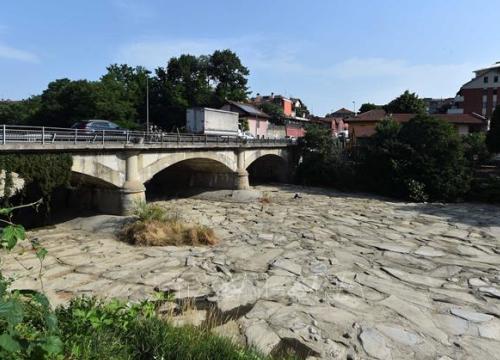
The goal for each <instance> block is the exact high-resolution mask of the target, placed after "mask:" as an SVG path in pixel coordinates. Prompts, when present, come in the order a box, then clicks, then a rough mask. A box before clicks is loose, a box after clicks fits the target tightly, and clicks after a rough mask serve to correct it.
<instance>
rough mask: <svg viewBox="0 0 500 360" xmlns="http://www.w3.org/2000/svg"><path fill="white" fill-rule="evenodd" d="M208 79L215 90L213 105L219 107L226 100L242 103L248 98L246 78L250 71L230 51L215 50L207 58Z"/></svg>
mask: <svg viewBox="0 0 500 360" xmlns="http://www.w3.org/2000/svg"><path fill="white" fill-rule="evenodd" d="M207 71H208V77H209V79H210V82H211V84H212V86H214V88H215V99H214V101H213V105H214V106H216V107H220V106H222V105H224V102H225V101H226V100H233V101H244V100H246V99H247V96H248V87H247V82H248V80H247V76H248V75H249V74H250V71H249V70H248V69H247V68H246V67H245V66H243V64H242V63H241V60H240V58H239V57H238V56H237V55H236V54H235V53H234V52H232V51H231V50H228V49H226V50H216V51H215V52H214V53H213V54H212V55H211V56H210V57H209V58H208V68H207Z"/></svg>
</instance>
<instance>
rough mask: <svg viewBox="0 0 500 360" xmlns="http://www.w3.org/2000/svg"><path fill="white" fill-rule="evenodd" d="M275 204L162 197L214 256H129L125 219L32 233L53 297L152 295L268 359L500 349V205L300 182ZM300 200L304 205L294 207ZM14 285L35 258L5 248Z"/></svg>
mask: <svg viewBox="0 0 500 360" xmlns="http://www.w3.org/2000/svg"><path fill="white" fill-rule="evenodd" d="M260 190H262V191H263V192H264V193H265V194H266V196H267V197H268V198H269V199H270V202H269V203H260V202H257V201H252V202H247V203H238V202H225V201H217V200H201V199H180V200H170V201H165V202H159V203H160V204H162V205H164V206H165V207H167V208H168V209H171V211H172V212H174V211H175V212H177V213H178V214H179V215H180V216H181V217H182V218H184V219H186V220H188V221H190V222H195V223H200V224H204V225H208V226H210V227H212V228H214V229H215V230H216V232H217V235H218V236H219V238H220V239H221V242H220V244H218V245H216V246H213V247H196V248H193V247H154V248H151V247H150V248H140V247H133V246H130V245H127V244H124V243H122V242H120V241H118V240H117V239H116V237H115V235H114V233H116V231H117V230H118V229H119V228H120V226H121V224H122V223H123V221H124V220H125V219H123V218H120V217H113V216H95V217H91V218H80V219H75V220H72V221H70V222H68V223H64V224H60V225H57V226H56V227H54V228H50V229H43V230H38V231H32V232H30V233H29V236H30V237H31V238H34V237H36V238H38V239H39V240H40V241H41V242H42V244H43V245H44V246H45V247H46V248H47V249H48V250H49V254H48V256H47V259H46V261H45V265H44V269H43V281H44V286H45V290H46V292H47V293H48V295H49V296H50V298H51V300H52V301H53V302H54V303H56V304H58V303H64V302H66V301H67V300H68V299H70V298H71V297H72V296H76V295H81V294H86V295H96V296H101V297H107V298H110V297H121V298H128V299H130V300H140V299H144V298H145V297H147V296H149V295H150V294H151V293H152V292H153V291H154V289H157V290H161V291H168V292H172V293H174V294H175V297H176V298H177V299H179V301H181V300H189V301H190V302H191V303H193V304H195V305H196V306H197V308H198V309H199V310H198V311H197V312H195V313H194V315H193V316H191V318H190V319H185V318H183V316H182V315H181V316H180V317H179V318H178V319H177V320H176V321H179V322H181V323H182V322H185V321H194V322H197V323H202V322H203V321H205V320H206V318H207V317H209V318H210V320H209V322H210V323H212V324H214V325H216V326H217V330H216V331H217V332H218V333H221V334H225V335H228V336H232V337H233V339H235V341H242V342H246V343H247V344H249V345H253V346H256V347H258V348H259V349H261V350H262V351H264V352H271V351H277V350H278V349H285V348H293V349H295V350H296V351H298V352H299V354H300V355H302V356H304V357H306V356H314V357H318V358H326V359H329V358H335V359H337V358H339V359H358V358H376V359H412V358H417V359H439V358H440V359H470V358H473V359H493V358H498V356H499V355H498V354H500V272H499V269H500V208H498V207H495V206H488V205H477V204H448V205H440V204H406V203H401V202H391V201H387V200H386V199H377V198H373V197H369V196H356V195H349V194H341V193H338V192H331V191H326V190H320V189H303V188H298V187H261V188H260ZM295 193H299V194H300V196H301V198H297V199H294V194H295ZM2 265H3V269H4V271H5V272H6V273H7V274H8V275H12V276H15V277H16V281H15V282H14V286H15V287H18V288H39V287H40V283H39V281H38V279H37V276H38V262H37V260H36V259H35V258H34V256H33V254H31V253H30V252H29V251H25V252H22V251H16V252H14V253H12V254H5V253H2Z"/></svg>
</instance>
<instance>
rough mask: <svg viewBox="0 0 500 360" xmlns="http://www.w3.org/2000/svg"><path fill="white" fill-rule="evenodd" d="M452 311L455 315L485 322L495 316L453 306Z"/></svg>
mask: <svg viewBox="0 0 500 360" xmlns="http://www.w3.org/2000/svg"><path fill="white" fill-rule="evenodd" d="M450 312H451V313H452V314H453V315H455V316H458V317H461V318H462V319H465V320H469V321H474V322H484V321H489V320H492V319H494V318H495V317H494V316H491V315H488V314H483V313H478V312H475V311H470V310H466V309H459V308H452V309H451V310H450Z"/></svg>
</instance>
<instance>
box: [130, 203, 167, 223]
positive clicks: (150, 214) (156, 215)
mask: <svg viewBox="0 0 500 360" xmlns="http://www.w3.org/2000/svg"><path fill="white" fill-rule="evenodd" d="M134 215H135V216H137V217H138V218H139V221H165V220H166V219H167V218H168V216H167V211H166V210H165V208H163V207H161V206H159V205H156V204H148V203H146V202H145V201H141V202H139V203H137V204H136V207H135V210H134Z"/></svg>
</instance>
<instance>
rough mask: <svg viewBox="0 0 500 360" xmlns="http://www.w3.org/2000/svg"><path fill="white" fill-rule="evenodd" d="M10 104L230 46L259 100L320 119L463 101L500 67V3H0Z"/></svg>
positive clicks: (0, 76) (0, 64)
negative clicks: (63, 82) (408, 96)
mask: <svg viewBox="0 0 500 360" xmlns="http://www.w3.org/2000/svg"><path fill="white" fill-rule="evenodd" d="M0 5H1V6H0V98H11V99H19V98H23V97H27V96H29V95H32V94H38V93H40V92H41V91H42V90H43V89H44V88H45V87H46V85H47V84H48V82H50V81H52V80H54V79H57V78H62V77H69V78H71V79H82V78H86V79H98V78H99V77H100V76H101V75H102V74H103V73H104V72H105V67H106V66H107V65H109V64H110V63H115V62H118V63H128V64H131V65H144V66H146V67H148V68H150V69H154V68H155V67H158V66H164V65H166V63H167V61H168V59H169V58H170V57H172V56H177V55H179V54H182V53H191V54H195V55H200V54H209V53H211V52H212V51H213V50H214V49H224V48H230V49H232V50H233V51H235V52H237V54H238V55H239V56H240V57H241V59H242V61H243V63H244V64H245V65H246V66H247V67H248V68H249V69H250V72H251V75H250V81H249V85H250V88H251V90H252V91H253V93H254V94H255V93H261V94H267V93H270V92H274V93H276V94H278V93H279V94H284V95H287V96H295V97H300V98H302V99H303V100H304V101H305V102H306V104H307V105H308V106H309V108H310V109H312V110H313V112H314V113H315V114H318V115H322V114H324V113H325V112H328V111H330V110H332V109H337V108H340V107H343V106H344V107H348V108H352V107H353V103H352V102H353V101H356V104H357V106H359V105H360V104H361V103H363V102H368V101H370V102H375V103H380V104H382V103H386V102H387V101H389V100H391V99H392V98H394V97H396V96H397V95H399V94H400V93H401V92H403V91H404V90H405V89H410V90H411V91H415V92H417V93H418V94H419V95H420V96H422V97H424V96H425V97H449V96H454V95H455V93H456V91H457V90H458V88H459V87H460V85H461V84H463V83H464V82H465V81H467V80H469V79H470V78H471V77H472V71H473V70H474V69H476V68H478V67H482V66H486V65H490V64H492V63H494V62H495V61H500V27H499V24H500V1H498V0H490V1H481V0H474V1H472V0H439V1H438V0H418V1H416V0H414V1H409V0H398V1H397V0H381V1H376V0H365V1H361V0H358V1H356V0H350V1H347V0H344V1H340V0H308V1H306V0H286V1H285V0H283V1H282V0H267V1H264V0H253V1H245V2H243V1H238V0H203V1H202V0H198V1H193V0H183V1H167V0H163V1H160V0H142V1H141V0H72V1H63V0H59V1H56V0H43V1H42V0H0Z"/></svg>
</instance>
